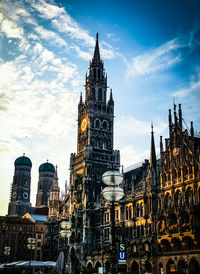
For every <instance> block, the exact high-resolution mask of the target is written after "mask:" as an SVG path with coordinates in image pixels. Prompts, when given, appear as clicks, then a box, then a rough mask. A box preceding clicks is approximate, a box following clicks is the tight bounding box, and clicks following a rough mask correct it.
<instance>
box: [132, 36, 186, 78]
mask: <svg viewBox="0 0 200 274" xmlns="http://www.w3.org/2000/svg"><path fill="white" fill-rule="evenodd" d="M184 46H185V45H183V44H181V43H180V41H179V40H178V39H174V40H171V41H168V42H167V43H165V44H163V45H161V46H159V47H157V48H154V49H151V50H150V51H149V52H147V53H144V54H143V55H139V56H136V57H134V58H133V59H132V61H131V62H127V77H137V76H142V75H148V74H152V73H156V72H158V71H160V70H163V69H167V68H169V67H171V66H172V65H174V64H176V63H179V62H180V61H181V60H182V56H181V54H180V53H179V52H178V49H180V48H182V47H184Z"/></svg>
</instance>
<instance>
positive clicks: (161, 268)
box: [159, 263, 164, 274]
mask: <svg viewBox="0 0 200 274" xmlns="http://www.w3.org/2000/svg"><path fill="white" fill-rule="evenodd" d="M163 271H164V269H163V264H162V263H159V274H163V273H164V272H163Z"/></svg>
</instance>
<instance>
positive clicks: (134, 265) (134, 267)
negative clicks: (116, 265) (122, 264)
mask: <svg viewBox="0 0 200 274" xmlns="http://www.w3.org/2000/svg"><path fill="white" fill-rule="evenodd" d="M131 272H132V273H133V274H139V265H138V263H137V262H136V261H133V262H132V264H131Z"/></svg>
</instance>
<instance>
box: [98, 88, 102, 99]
mask: <svg viewBox="0 0 200 274" xmlns="http://www.w3.org/2000/svg"><path fill="white" fill-rule="evenodd" d="M98 100H99V101H102V89H101V88H99V90H98Z"/></svg>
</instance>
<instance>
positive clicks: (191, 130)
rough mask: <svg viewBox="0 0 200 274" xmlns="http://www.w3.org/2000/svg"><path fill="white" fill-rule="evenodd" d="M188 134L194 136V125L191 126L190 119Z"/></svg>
mask: <svg viewBox="0 0 200 274" xmlns="http://www.w3.org/2000/svg"><path fill="white" fill-rule="evenodd" d="M190 134H191V136H192V137H194V126H193V122H192V121H191V126H190Z"/></svg>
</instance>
